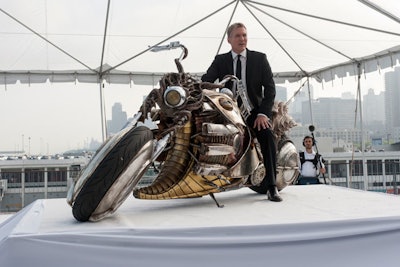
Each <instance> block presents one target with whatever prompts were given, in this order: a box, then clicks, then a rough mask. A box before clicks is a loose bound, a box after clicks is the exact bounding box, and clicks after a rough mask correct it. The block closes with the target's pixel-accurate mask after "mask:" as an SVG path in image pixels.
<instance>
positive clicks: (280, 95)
mask: <svg viewBox="0 0 400 267" xmlns="http://www.w3.org/2000/svg"><path fill="white" fill-rule="evenodd" d="M275 88H276V96H275V100H276V101H283V102H286V101H287V88H286V87H283V86H278V85H277V86H275Z"/></svg>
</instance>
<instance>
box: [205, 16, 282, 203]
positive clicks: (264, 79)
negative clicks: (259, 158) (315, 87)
mask: <svg viewBox="0 0 400 267" xmlns="http://www.w3.org/2000/svg"><path fill="white" fill-rule="evenodd" d="M227 37H228V43H229V44H230V45H231V48H232V50H231V51H230V52H228V53H225V54H220V55H217V56H216V57H215V59H214V61H213V62H212V64H211V66H210V67H209V68H208V70H207V72H206V73H205V74H204V75H203V76H202V78H201V79H202V81H204V82H215V81H216V80H217V79H218V80H220V81H221V80H222V79H223V78H224V77H225V75H228V74H236V76H237V77H238V78H240V79H241V80H242V82H243V84H244V85H245V88H246V90H247V94H248V96H249V100H250V101H251V103H252V105H253V107H254V109H253V110H252V111H251V115H250V116H249V117H248V118H247V122H246V123H247V125H249V126H252V127H253V128H254V131H255V133H256V136H257V139H258V141H259V142H260V146H261V152H262V154H263V157H264V165H265V168H266V176H265V178H266V179H264V180H263V182H262V183H261V185H260V186H259V187H256V188H255V189H256V191H257V192H259V193H264V194H265V193H266V194H267V196H268V199H269V200H271V201H275V202H279V201H282V198H281V196H280V195H279V193H278V190H277V188H276V144H275V141H274V136H273V133H272V130H271V126H272V125H271V118H272V107H273V105H274V100H275V83H274V80H273V75H272V71H271V67H270V66H269V63H268V61H267V57H266V55H265V54H263V53H260V52H256V51H251V50H248V49H247V30H246V27H245V26H244V24H242V23H234V24H232V25H231V26H229V28H228V32H227ZM239 55H240V56H239ZM238 61H239V62H238ZM237 70H239V71H238V72H237ZM226 87H229V85H228V84H226Z"/></svg>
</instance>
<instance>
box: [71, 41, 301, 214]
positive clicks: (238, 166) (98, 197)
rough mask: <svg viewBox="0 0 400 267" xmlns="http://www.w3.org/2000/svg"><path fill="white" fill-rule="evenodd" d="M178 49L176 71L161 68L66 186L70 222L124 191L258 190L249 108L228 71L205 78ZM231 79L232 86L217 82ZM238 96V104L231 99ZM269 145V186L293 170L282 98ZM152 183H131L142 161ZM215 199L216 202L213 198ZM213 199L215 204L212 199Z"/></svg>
mask: <svg viewBox="0 0 400 267" xmlns="http://www.w3.org/2000/svg"><path fill="white" fill-rule="evenodd" d="M176 47H180V48H182V50H183V52H182V55H181V56H180V58H178V59H175V63H176V65H177V68H178V72H177V73H167V74H165V75H164V76H163V77H162V79H161V80H160V88H157V89H154V90H153V91H152V92H151V93H150V94H149V95H148V96H147V98H146V99H145V100H144V102H143V105H142V106H141V108H140V111H139V112H138V113H137V114H136V115H135V116H134V119H133V120H132V121H131V122H130V123H129V124H128V125H127V126H126V127H125V128H124V129H122V130H121V131H120V132H119V133H117V134H116V135H114V136H112V137H111V138H110V139H109V140H107V141H106V142H105V143H104V144H103V145H102V147H101V148H99V150H98V151H97V152H96V154H95V156H94V157H93V158H92V160H91V161H90V162H89V164H88V166H87V167H86V168H85V169H84V170H83V171H82V173H81V175H80V176H79V177H78V179H77V181H76V182H75V183H74V185H73V186H72V187H71V189H70V191H69V193H68V196H67V201H68V203H69V204H70V205H71V206H72V210H73V215H74V217H75V218H76V219H77V220H78V221H87V220H90V221H97V220H100V219H102V218H104V217H105V216H107V215H110V214H112V213H113V212H115V211H116V210H117V208H118V207H119V206H120V205H121V204H122V203H123V201H125V199H126V198H127V197H128V196H129V194H130V193H131V192H133V196H134V197H135V198H139V199H175V198H191V197H201V196H204V195H210V196H211V197H212V198H213V199H214V200H215V197H214V193H219V192H224V191H228V190H234V189H239V188H243V187H250V188H251V189H252V190H254V191H256V192H258V193H262V194H265V193H266V188H265V186H263V180H264V177H265V167H264V164H263V158H262V154H261V149H260V147H259V143H258V141H257V139H256V138H255V135H254V134H253V132H252V130H251V129H250V128H249V127H247V125H246V123H245V120H246V118H247V116H249V115H250V111H251V109H252V106H251V103H250V102H249V101H248V97H247V94H246V91H245V90H244V89H243V85H242V83H241V81H240V80H237V78H236V77H235V76H227V77H226V78H225V79H224V80H223V81H221V82H220V83H205V82H201V80H199V79H197V78H196V77H194V76H192V75H190V74H189V73H185V72H184V71H183V67H182V65H181V61H182V60H183V59H184V58H185V57H186V55H187V49H186V48H185V47H184V46H182V45H179V44H177V43H171V44H170V45H169V46H161V47H156V48H154V49H155V50H158V51H159V50H166V49H171V48H176ZM230 80H234V81H235V82H236V84H237V87H236V88H237V89H236V90H235V92H231V91H230V90H229V89H227V88H224V84H225V83H226V82H228V81H230ZM239 98H240V100H241V101H240V102H241V106H240V107H239V106H238V105H237V103H238V99H239ZM272 124H273V130H274V134H275V137H276V143H277V146H278V147H277V151H278V153H277V165H278V166H277V187H278V190H282V189H284V188H285V187H286V186H288V185H289V184H291V183H292V182H293V181H294V180H295V179H296V178H297V176H298V153H297V150H296V148H295V146H294V145H293V143H292V142H291V141H290V140H289V139H288V138H287V137H286V134H285V133H286V131H288V130H289V129H290V128H291V127H293V126H295V122H294V121H293V120H292V119H291V117H290V116H289V115H288V114H287V107H286V105H285V104H284V103H282V102H280V103H276V105H275V110H274V116H273V119H272ZM150 166H151V167H152V168H154V169H155V170H156V171H157V175H156V177H155V179H154V181H153V182H152V183H151V184H150V185H148V186H144V187H139V186H138V184H139V182H140V180H141V179H142V178H143V176H144V174H145V172H146V170H147V169H148V168H149V167H150ZM215 201H216V200H215ZM216 203H217V205H219V204H218V202H217V201H216Z"/></svg>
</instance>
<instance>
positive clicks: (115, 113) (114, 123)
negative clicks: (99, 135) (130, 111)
mask: <svg viewBox="0 0 400 267" xmlns="http://www.w3.org/2000/svg"><path fill="white" fill-rule="evenodd" d="M127 122H128V118H127V115H126V112H125V111H122V104H121V103H114V105H113V106H112V110H111V120H107V133H108V135H112V134H115V133H117V132H119V131H120V130H121V129H122V127H124V126H125V124H126V123H127Z"/></svg>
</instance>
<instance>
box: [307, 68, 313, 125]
mask: <svg viewBox="0 0 400 267" xmlns="http://www.w3.org/2000/svg"><path fill="white" fill-rule="evenodd" d="M307 90H308V103H309V105H310V117H311V125H314V117H313V111H312V103H311V102H312V99H311V89H310V77H309V76H307Z"/></svg>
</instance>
